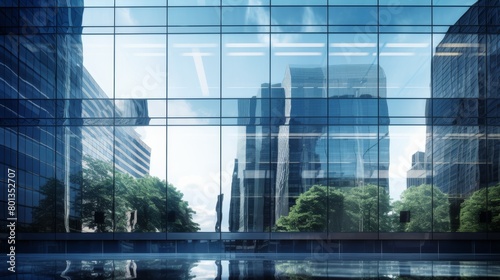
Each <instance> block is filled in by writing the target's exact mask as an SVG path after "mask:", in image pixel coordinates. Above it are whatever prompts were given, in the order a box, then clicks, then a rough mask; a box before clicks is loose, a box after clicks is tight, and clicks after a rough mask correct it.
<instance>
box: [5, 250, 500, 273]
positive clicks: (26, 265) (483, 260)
mask: <svg viewBox="0 0 500 280" xmlns="http://www.w3.org/2000/svg"><path fill="white" fill-rule="evenodd" d="M49 258H50V259H49ZM0 275H1V276H2V277H1V278H2V279H500V260H499V259H498V257H495V256H482V257H481V256H479V257H478V256H469V255H467V256H458V255H453V256H452V255H450V256H435V255H432V256H428V257H426V258H425V259H422V256H417V257H415V256H412V255H403V254H401V255H387V256H385V255H384V256H380V255H345V256H344V255H335V256H332V255H330V256H326V255H325V256H320V255H317V256H311V255H304V256H300V255H293V256H290V255H187V254H186V255H179V254H176V255H168V254H121V255H115V254H109V255H108V254H106V255H91V254H87V255H48V256H47V255H45V256H43V255H30V256H26V255H24V256H18V257H17V259H16V272H15V273H12V272H8V271H7V270H3V271H2V273H1V274H0Z"/></svg>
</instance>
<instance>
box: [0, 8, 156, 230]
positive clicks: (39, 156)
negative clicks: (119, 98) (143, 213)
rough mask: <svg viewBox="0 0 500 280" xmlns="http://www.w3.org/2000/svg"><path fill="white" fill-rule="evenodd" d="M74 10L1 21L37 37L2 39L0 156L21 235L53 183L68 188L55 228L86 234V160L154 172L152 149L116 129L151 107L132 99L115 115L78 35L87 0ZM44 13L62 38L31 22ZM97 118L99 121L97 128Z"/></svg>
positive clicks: (143, 117) (141, 120)
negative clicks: (8, 170) (13, 178)
mask: <svg viewBox="0 0 500 280" xmlns="http://www.w3.org/2000/svg"><path fill="white" fill-rule="evenodd" d="M71 4H72V5H74V6H75V7H72V8H70V7H66V6H61V7H58V8H57V11H56V7H50V8H41V7H40V8H30V9H28V8H26V9H22V10H23V11H22V13H23V16H22V17H21V18H20V19H19V18H8V17H2V20H1V25H2V26H3V27H5V26H17V25H23V24H24V25H25V26H29V27H30V32H33V34H32V36H17V35H14V33H12V34H10V35H8V36H1V37H2V45H1V46H0V50H1V52H2V54H3V56H2V58H1V61H0V66H1V68H2V78H1V79H0V80H1V83H2V102H1V105H0V107H1V110H2V111H3V112H4V113H3V114H4V115H3V116H2V119H3V126H2V127H1V128H0V130H1V134H2V135H3V137H2V142H1V143H0V147H1V149H2V154H5V155H8V156H7V157H2V158H4V161H3V162H2V164H3V165H4V166H14V167H17V170H18V176H19V184H18V190H19V196H18V197H19V200H18V211H19V212H18V219H19V224H20V228H21V229H22V230H23V231H31V230H33V229H32V226H33V225H34V224H35V222H36V221H35V220H34V219H35V217H34V216H33V215H34V214H33V213H34V211H35V209H36V208H38V207H40V203H41V201H42V200H44V199H45V198H46V196H47V195H48V194H47V192H48V191H50V190H49V189H47V186H49V185H52V186H53V187H54V188H59V187H61V186H63V190H62V191H61V192H59V193H58V194H61V195H62V196H61V197H58V198H53V199H58V200H59V201H61V208H62V209H63V210H61V213H60V214H61V215H57V216H58V217H60V220H58V221H59V225H58V226H56V228H57V230H61V231H66V232H70V231H82V224H81V218H82V217H81V206H79V205H81V189H82V186H81V184H82V182H81V181H79V180H75V179H74V178H75V176H76V175H77V174H80V173H81V172H82V171H83V168H84V167H85V161H86V158H87V157H90V158H93V159H97V160H102V161H104V162H107V163H108V164H111V165H113V161H114V167H115V169H116V170H117V171H119V172H123V173H127V174H130V175H132V176H134V177H143V176H146V175H147V174H149V168H150V156H151V149H150V147H148V145H146V144H145V143H144V142H143V141H142V140H141V138H140V135H139V134H138V133H136V132H135V131H134V130H130V129H128V128H127V127H125V126H117V127H116V128H113V122H114V117H122V116H123V117H124V118H126V120H127V123H126V124H128V125H148V123H149V116H148V108H147V101H146V100H144V99H135V100H127V102H125V103H124V104H123V106H122V107H120V108H116V110H115V107H117V106H115V104H114V102H113V100H110V99H109V97H108V94H112V93H105V92H104V91H103V90H102V89H101V88H100V86H99V85H98V84H97V82H96V81H95V80H94V79H93V77H92V76H91V74H90V73H89V72H88V71H87V70H86V69H85V67H84V66H83V57H82V56H83V54H82V40H81V35H78V34H79V33H81V30H82V13H83V1H73V2H72V3H71ZM40 14H43V15H44V16H45V17H46V18H45V19H46V20H47V21H46V22H45V23H44V24H46V25H47V26H53V25H55V24H56V23H55V21H57V22H58V24H59V25H61V26H62V27H61V28H60V31H59V36H56V35H55V34H44V33H46V31H45V29H44V28H45V27H42V26H38V25H39V24H40V23H39V22H38V21H35V22H33V21H32V20H31V19H33V17H35V16H37V15H40ZM56 14H57V16H56ZM35 19H36V18H35ZM18 20H21V22H17V21H18ZM70 26H73V27H72V28H70ZM40 33H42V34H40ZM73 33H75V34H76V35H74V34H73ZM19 69H23V70H22V71H19ZM97 118H102V119H100V121H97V122H96V119H97ZM113 135H115V136H116V137H113ZM115 155H116V156H115ZM113 158H114V160H111V161H110V159H113ZM54 180H55V181H54ZM55 182H59V183H60V185H58V184H57V183H55ZM44 187H45V189H44ZM52 191H54V190H52ZM56 192H57V191H56ZM54 218H55V217H54ZM44 230H47V229H42V231H44ZM48 230H49V231H53V230H54V229H48Z"/></svg>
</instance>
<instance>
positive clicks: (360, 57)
mask: <svg viewBox="0 0 500 280" xmlns="http://www.w3.org/2000/svg"><path fill="white" fill-rule="evenodd" d="M250 2H252V0H250ZM217 9H218V8H217ZM151 11H152V10H140V11H138V12H135V11H133V10H132V9H129V8H121V9H118V10H117V14H116V16H117V18H116V22H118V23H120V24H121V25H124V26H133V25H141V24H148V23H151V22H152V23H158V22H159V23H162V22H163V23H162V24H164V21H162V20H161V19H160V18H161V17H162V16H164V14H162V13H161V12H158V11H156V12H154V13H153V14H151V13H150V12H151ZM318 11H319V12H321V13H323V12H322V11H321V10H320V9H317V8H300V9H298V8H294V9H287V12H286V13H278V14H277V16H275V17H273V18H270V16H269V13H268V9H267V7H254V8H252V9H248V10H242V9H241V8H240V9H235V10H226V11H225V12H226V15H228V16H225V18H226V20H228V21H237V20H239V21H242V22H243V23H244V24H268V23H269V22H272V23H273V24H276V23H280V24H285V25H286V24H290V23H292V22H297V21H298V22H299V24H306V25H307V24H317V23H320V24H324V23H325V22H326V21H327V19H326V15H323V14H321V15H318V14H317V13H318ZM463 11H464V9H463V8H462V10H460V11H459V10H458V9H454V10H452V12H451V13H450V14H449V16H450V17H452V18H450V19H449V20H448V22H451V23H453V22H455V21H456V19H458V17H459V15H460V14H461V13H462V12H463ZM99 12H104V13H105V11H89V12H85V13H84V17H86V18H85V19H84V23H85V22H90V23H91V22H94V21H95V20H96V16H97V15H99ZM393 12H394V11H393ZM408 12H409V11H407V10H404V11H401V12H397V11H396V12H394V14H392V17H393V19H390V20H392V21H394V20H396V19H398V18H400V16H401V15H404V14H407V13H408ZM231 13H234V14H236V15H240V17H241V18H234V15H233V17H231V16H230V15H231ZM199 15H200V16H201V17H202V18H198V19H195V20H198V21H200V22H210V21H211V20H213V19H210V18H204V17H209V16H210V15H207V14H206V13H205V11H200V14H199ZM368 15H369V11H368ZM214 16H215V17H218V15H217V14H215V15H214ZM191 17H192V15H191ZM194 18H196V17H194ZM171 20H179V21H182V20H188V21H189V19H184V18H183V17H182V15H181V16H180V17H178V19H171ZM364 20H365V21H366V22H367V23H368V24H369V22H370V21H369V19H368V20H366V19H364ZM388 20H389V19H388ZM101 21H102V19H101ZM365 27H366V28H367V30H369V29H370V28H371V27H370V26H369V25H367V26H365ZM287 28H288V27H283V26H281V27H276V28H274V29H273V31H277V32H279V31H287V30H289V29H287ZM314 28H316V27H310V26H309V27H301V28H300V30H299V31H301V32H307V31H314ZM442 36H443V35H435V36H434V37H432V36H431V35H428V34H409V33H400V34H380V36H379V41H378V42H377V35H376V34H371V33H367V32H363V30H361V32H360V33H353V34H333V35H330V36H329V37H328V40H327V36H326V35H321V34H298V33H282V34H273V35H272V36H269V35H268V34H244V35H241V34H231V35H224V36H223V38H222V46H221V45H220V43H221V41H220V37H219V35H215V34H210V35H199V34H197V35H190V36H185V35H171V36H170V37H169V41H168V43H167V40H166V36H165V35H153V34H150V35H116V36H115V40H114V39H113V38H114V37H113V35H83V52H84V53H83V54H84V66H85V67H86V68H87V70H88V71H89V72H90V73H91V74H92V76H93V77H94V79H95V80H96V81H97V83H98V84H99V85H100V86H101V88H102V89H103V90H104V92H106V93H107V94H108V96H109V97H110V98H112V97H113V95H114V97H115V98H164V97H165V93H166V92H167V88H168V92H169V97H174V98H214V101H213V102H207V103H206V104H200V103H198V104H195V102H189V101H186V100H180V101H176V102H175V103H173V104H171V105H170V106H169V108H168V110H169V114H170V115H175V116H183V117H192V119H183V120H177V121H175V123H176V124H179V125H198V126H189V127H183V126H171V127H169V128H168V131H167V128H165V127H164V126H148V127H138V128H136V131H137V132H139V133H140V135H141V137H142V140H143V141H144V142H145V143H147V145H148V146H149V147H151V154H152V155H151V171H150V173H151V175H153V176H157V177H159V178H162V179H167V180H168V181H169V183H172V184H173V185H174V186H175V187H176V188H177V189H178V190H180V191H181V192H182V193H183V194H184V199H185V200H187V201H188V202H189V205H190V206H191V207H192V208H193V209H194V210H195V211H196V213H197V214H196V215H195V216H194V221H195V222H197V223H199V224H200V226H201V231H214V226H215V221H216V212H215V206H216V202H217V195H218V194H219V192H221V193H223V194H224V195H225V197H224V203H223V209H224V210H223V223H222V230H223V231H227V230H228V220H227V216H228V211H229V201H230V192H231V178H232V177H231V176H232V172H233V167H234V166H233V165H234V159H235V158H236V157H237V156H236V154H237V139H238V135H239V134H238V133H239V131H238V128H237V127H222V128H220V127H218V126H217V125H218V119H215V121H216V123H214V119H195V118H196V117H200V116H202V117H206V116H210V117H218V116H219V115H218V114H219V113H218V106H219V102H218V99H217V98H219V97H220V96H221V95H220V94H221V92H222V96H223V97H228V98H230V97H231V98H236V97H240V98H241V97H244V98H249V97H252V96H254V95H257V93H258V90H259V88H260V85H261V83H264V82H269V81H270V82H271V83H280V82H281V81H282V80H283V77H284V73H285V69H286V67H287V66H288V65H302V66H307V67H311V66H319V67H325V66H326V65H327V64H329V65H334V64H374V63H375V64H376V61H377V60H376V58H377V45H378V48H379V49H378V51H379V55H380V56H379V59H380V60H379V65H380V66H381V67H382V69H383V71H384V73H385V76H386V78H387V82H386V83H387V91H386V97H390V98H416V100H415V102H406V103H389V112H390V115H391V116H398V115H399V116H405V115H409V114H410V115H414V116H417V117H418V116H420V117H423V112H424V108H425V107H424V106H425V98H428V97H430V65H431V58H432V49H433V45H434V46H435V45H436V44H437V43H438V42H439V41H440V40H441V39H442ZM167 45H168V50H169V51H168V52H169V59H168V63H167ZM114 48H116V53H115V54H113V49H114ZM220 49H222V57H221V54H220V53H219V50H220ZM328 52H329V53H330V54H329V55H328ZM221 59H222V63H223V65H222V67H221V65H220V60H221ZM269 62H271V69H270V70H269V69H268V65H269ZM167 66H168V69H169V71H168V74H167V71H166V69H167ZM221 68H222V77H221V76H220V70H221ZM269 71H270V72H269ZM114 76H116V79H114V78H113V77H114ZM221 81H222V85H221V84H220V82H221ZM221 86H222V89H221ZM419 98H420V99H419ZM233 104H234V106H236V102H234V103H233ZM166 106H167V104H166V103H165V102H164V101H162V100H158V101H150V106H149V110H150V111H149V113H150V116H157V117H165V116H166V112H167V109H166ZM214 108H215V110H214ZM224 110H225V109H224ZM232 111H233V113H232V114H233V115H234V108H233V110H232ZM223 114H226V111H224V112H223ZM227 114H231V110H229V111H228V112H227ZM154 122H155V121H152V123H154ZM159 123H160V124H162V122H161V121H159ZM207 124H215V126H209V125H207ZM420 124H421V125H418V126H395V125H394V126H390V129H389V136H390V141H391V142H390V154H391V158H390V161H391V163H390V170H389V174H390V175H389V176H390V180H389V183H390V185H389V189H390V196H391V199H393V200H397V199H399V196H400V195H401V193H402V191H404V189H406V171H407V170H408V169H410V167H411V155H412V154H413V153H415V152H416V151H425V133H426V128H425V125H424V124H425V123H424V122H422V120H420ZM167 135H168V138H167ZM221 136H222V138H221ZM167 148H168V156H167ZM200 269H201V266H200Z"/></svg>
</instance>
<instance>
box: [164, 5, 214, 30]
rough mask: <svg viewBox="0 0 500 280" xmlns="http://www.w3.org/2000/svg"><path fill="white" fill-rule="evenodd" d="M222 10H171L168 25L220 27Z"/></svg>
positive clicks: (209, 8) (210, 8) (212, 8)
mask: <svg viewBox="0 0 500 280" xmlns="http://www.w3.org/2000/svg"><path fill="white" fill-rule="evenodd" d="M219 24H220V8H219V7H206V8H192V7H190V8H169V9H168V25H169V26H175V25H183V26H185V25H219Z"/></svg>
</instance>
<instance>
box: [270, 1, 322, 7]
mask: <svg viewBox="0 0 500 280" xmlns="http://www.w3.org/2000/svg"><path fill="white" fill-rule="evenodd" d="M326 2H327V0H296V1H293V2H290V1H287V0H271V5H286V6H288V5H326Z"/></svg>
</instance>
